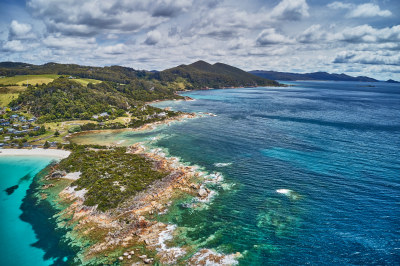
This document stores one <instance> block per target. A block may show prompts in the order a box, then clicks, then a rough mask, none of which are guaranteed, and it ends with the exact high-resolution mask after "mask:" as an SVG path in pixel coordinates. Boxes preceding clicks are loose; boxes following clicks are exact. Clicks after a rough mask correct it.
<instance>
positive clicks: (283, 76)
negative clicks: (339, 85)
mask: <svg viewBox="0 0 400 266" xmlns="http://www.w3.org/2000/svg"><path fill="white" fill-rule="evenodd" d="M249 73H251V74H253V75H256V76H259V77H262V78H266V79H273V80H288V81H290V80H291V81H294V80H333V81H366V82H376V81H378V80H376V79H373V78H369V77H364V76H358V77H352V76H349V75H346V74H329V73H327V72H314V73H305V74H298V73H287V72H277V71H265V70H253V71H249Z"/></svg>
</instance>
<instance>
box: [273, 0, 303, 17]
mask: <svg viewBox="0 0 400 266" xmlns="http://www.w3.org/2000/svg"><path fill="white" fill-rule="evenodd" d="M308 9H309V7H308V5H307V2H306V0H282V1H281V2H280V3H279V4H278V5H277V6H275V7H274V9H273V10H272V12H271V16H272V17H274V18H277V19H281V20H300V19H302V18H305V17H308V16H309V13H308Z"/></svg>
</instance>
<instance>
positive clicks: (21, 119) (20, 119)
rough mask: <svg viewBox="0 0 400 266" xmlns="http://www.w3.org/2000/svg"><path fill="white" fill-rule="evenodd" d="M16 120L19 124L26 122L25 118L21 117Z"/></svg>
mask: <svg viewBox="0 0 400 266" xmlns="http://www.w3.org/2000/svg"><path fill="white" fill-rule="evenodd" d="M18 120H19V121H20V122H26V118H25V117H23V116H20V117H19V118H18Z"/></svg>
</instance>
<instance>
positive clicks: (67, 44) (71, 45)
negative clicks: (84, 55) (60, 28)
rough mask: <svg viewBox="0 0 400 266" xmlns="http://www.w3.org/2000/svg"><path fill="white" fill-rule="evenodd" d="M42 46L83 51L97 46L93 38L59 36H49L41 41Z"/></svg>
mask: <svg viewBox="0 0 400 266" xmlns="http://www.w3.org/2000/svg"><path fill="white" fill-rule="evenodd" d="M42 42H43V44H44V45H46V46H47V47H49V48H55V49H62V50H71V49H73V50H75V49H79V50H85V49H94V48H95V47H96V46H97V43H96V39H95V38H78V37H70V36H62V35H61V34H56V35H50V36H47V37H46V38H44V39H43V41H42Z"/></svg>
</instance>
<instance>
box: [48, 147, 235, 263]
mask: <svg viewBox="0 0 400 266" xmlns="http://www.w3.org/2000/svg"><path fill="white" fill-rule="evenodd" d="M127 153H132V154H139V155H141V156H144V157H146V158H149V159H151V160H152V161H154V163H155V165H156V168H157V169H158V170H160V171H165V172H168V173H169V175H168V176H166V177H165V178H163V179H161V180H158V181H155V182H153V183H152V184H151V185H150V186H149V187H147V188H146V189H145V190H143V191H141V192H139V193H137V194H136V195H134V196H132V197H130V198H128V199H127V200H125V201H124V202H123V203H122V204H121V205H120V206H118V207H117V208H115V209H111V210H109V211H106V212H101V211H98V210H97V208H96V206H93V207H89V206H86V205H84V199H85V193H86V192H85V190H78V191H76V190H75V188H76V187H74V186H73V185H71V183H72V180H70V181H68V180H66V178H65V177H58V178H56V179H54V178H51V177H50V176H51V174H52V173H50V175H49V176H48V177H47V178H44V180H43V183H42V191H41V193H40V195H41V197H42V198H43V199H48V200H50V199H53V201H54V200H55V201H54V203H56V204H53V205H58V206H65V207H63V208H60V209H59V214H58V215H57V216H58V219H59V227H60V228H63V229H67V230H71V231H70V233H69V234H68V236H67V238H68V239H70V241H71V243H73V244H74V245H78V246H81V249H80V252H79V253H78V254H77V257H78V258H79V259H80V261H81V262H82V263H84V264H85V263H89V264H90V263H92V264H93V263H94V264H104V263H115V262H119V263H120V264H122V265H125V264H126V265H128V264H129V265H130V264H132V263H141V264H143V263H145V264H153V263H161V264H168V265H170V264H179V263H184V264H185V263H190V264H194V265H198V264H207V263H208V264H212V265H233V264H237V259H238V258H240V257H241V254H240V253H235V254H222V253H218V252H216V251H214V250H212V249H207V248H204V247H202V248H200V249H199V248H198V247H195V246H190V245H189V244H186V245H183V246H174V245H173V244H171V241H173V239H174V236H176V235H177V234H179V231H180V230H179V229H180V228H179V227H177V226H176V225H175V224H169V223H164V222H160V221H159V220H158V217H159V216H160V215H163V214H166V213H167V212H168V211H169V208H170V206H171V205H172V204H173V203H174V202H176V201H179V199H182V198H184V197H190V198H191V199H192V200H191V202H192V203H191V204H188V206H186V207H187V208H191V209H193V210H196V209H201V208H202V207H204V206H206V205H207V204H208V203H209V202H210V201H211V199H212V197H213V196H214V195H215V192H214V191H213V190H212V189H211V188H209V187H208V185H209V184H212V185H218V184H219V183H221V182H222V180H223V179H222V177H220V176H218V175H216V174H215V173H213V174H209V173H206V172H204V171H201V170H200V169H198V168H197V167H196V166H188V165H185V164H183V163H181V162H180V161H179V158H176V157H171V156H168V155H166V154H165V153H164V152H163V151H162V150H161V149H159V148H154V147H148V146H146V145H145V144H144V143H136V144H135V145H132V146H130V147H128V148H127ZM70 174H71V173H67V176H68V175H70ZM76 174H77V173H76ZM44 195H45V196H44ZM127 221H129V222H127ZM84 243H86V244H84ZM87 243H90V245H87Z"/></svg>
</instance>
